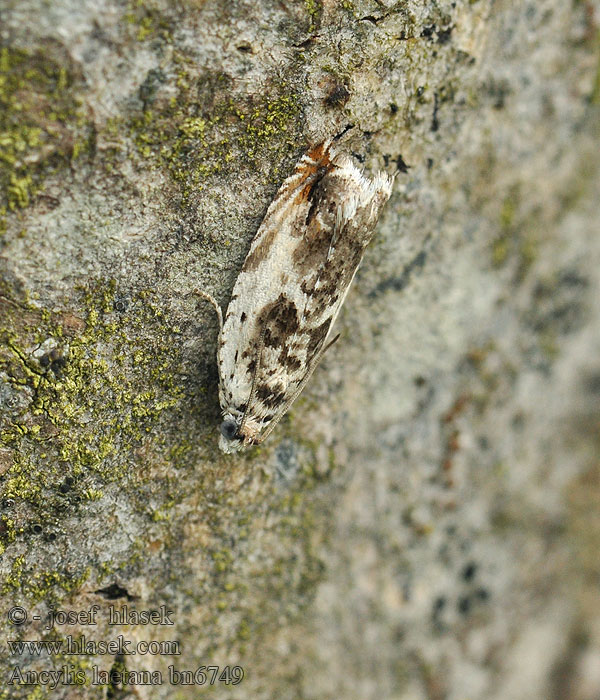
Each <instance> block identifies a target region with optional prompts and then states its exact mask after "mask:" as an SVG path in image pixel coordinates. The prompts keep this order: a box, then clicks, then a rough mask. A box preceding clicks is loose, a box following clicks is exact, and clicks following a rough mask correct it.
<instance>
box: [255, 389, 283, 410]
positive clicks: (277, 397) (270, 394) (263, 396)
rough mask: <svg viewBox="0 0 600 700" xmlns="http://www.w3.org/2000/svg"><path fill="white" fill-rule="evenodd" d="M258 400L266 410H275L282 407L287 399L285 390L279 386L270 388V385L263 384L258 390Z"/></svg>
mask: <svg viewBox="0 0 600 700" xmlns="http://www.w3.org/2000/svg"><path fill="white" fill-rule="evenodd" d="M256 398H257V399H258V400H259V401H260V402H261V403H262V404H263V406H265V407H266V408H275V407H276V406H280V405H281V404H282V403H283V400H284V399H285V389H284V388H283V387H282V386H281V385H280V384H277V385H276V386H275V387H270V386H269V385H268V384H261V385H260V386H259V387H258V388H257V390H256Z"/></svg>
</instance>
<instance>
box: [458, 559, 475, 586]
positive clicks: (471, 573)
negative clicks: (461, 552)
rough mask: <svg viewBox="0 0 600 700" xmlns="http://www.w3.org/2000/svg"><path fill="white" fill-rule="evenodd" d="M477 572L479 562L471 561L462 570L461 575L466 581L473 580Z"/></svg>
mask: <svg viewBox="0 0 600 700" xmlns="http://www.w3.org/2000/svg"><path fill="white" fill-rule="evenodd" d="M476 574H477V564H476V563H475V562H469V563H468V564H467V565H466V566H465V567H464V569H463V570H462V572H461V576H462V578H463V580H465V581H467V582H468V581H472V580H473V579H474V578H475V575H476Z"/></svg>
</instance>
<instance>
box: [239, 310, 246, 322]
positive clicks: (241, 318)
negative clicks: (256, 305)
mask: <svg viewBox="0 0 600 700" xmlns="http://www.w3.org/2000/svg"><path fill="white" fill-rule="evenodd" d="M245 320H246V312H245V311H242V315H241V316H240V321H241V322H242V323H244V321H245Z"/></svg>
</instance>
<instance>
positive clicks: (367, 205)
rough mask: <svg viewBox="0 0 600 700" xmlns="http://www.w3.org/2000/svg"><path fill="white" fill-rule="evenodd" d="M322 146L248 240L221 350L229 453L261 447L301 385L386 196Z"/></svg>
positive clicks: (380, 184)
mask: <svg viewBox="0 0 600 700" xmlns="http://www.w3.org/2000/svg"><path fill="white" fill-rule="evenodd" d="M391 186H392V179H391V178H389V177H388V176H387V175H385V174H379V175H377V176H376V177H375V178H374V180H372V181H371V180H368V179H366V178H365V177H363V176H362V174H361V173H360V171H359V170H358V169H357V168H355V167H354V165H353V164H352V162H351V161H350V160H349V159H348V158H345V157H342V156H336V155H335V154H334V153H333V152H332V149H331V148H330V146H329V144H328V143H324V144H321V145H320V146H317V147H315V148H314V149H312V150H310V151H309V152H308V153H307V154H306V155H304V156H303V157H302V158H301V159H300V161H299V162H298V164H297V165H296V168H295V170H294V173H293V174H292V175H290V177H288V178H287V179H286V180H285V181H284V183H283V184H282V186H281V187H280V189H279V192H278V193H277V195H276V197H275V199H274V200H273V202H272V203H271V205H270V206H269V208H268V210H267V213H266V215H265V218H264V219H263V222H262V223H261V225H260V227H259V229H258V232H257V234H256V236H255V238H254V240H253V242H252V245H251V247H250V251H249V253H248V255H247V257H246V260H245V262H244V265H243V266H242V270H241V272H240V274H239V276H238V278H237V280H236V282H235V285H234V288H233V292H232V296H231V301H230V302H229V306H228V308H227V313H226V314H225V319H224V321H223V328H222V333H221V338H220V347H219V352H218V364H219V399H220V403H221V408H222V411H223V423H222V424H221V435H220V440H219V446H220V447H221V449H222V450H223V451H224V452H227V453H230V452H235V451H237V450H239V449H242V448H243V447H244V446H247V445H251V444H257V443H260V442H262V441H263V440H264V439H265V438H266V437H267V436H268V435H269V434H270V432H271V430H272V429H273V427H274V426H275V425H276V424H277V422H278V421H279V420H280V419H281V417H282V416H283V415H284V414H285V412H286V411H287V409H288V408H289V407H290V405H291V404H292V403H293V401H294V400H295V398H296V397H297V396H298V394H299V393H300V392H301V391H302V389H303V388H304V385H305V384H306V382H307V380H308V378H309V377H310V375H311V374H312V372H313V371H314V369H315V367H316V365H317V364H318V361H319V359H320V357H321V355H322V351H323V349H324V348H325V347H326V343H327V339H328V337H329V335H330V333H331V328H332V325H333V322H334V321H335V319H336V317H337V315H338V313H339V310H340V307H341V305H342V303H343V301H344V299H345V297H346V294H347V293H348V289H349V287H350V284H351V282H352V279H353V278H354V275H355V274H356V270H357V268H358V265H359V263H360V261H361V259H362V256H363V252H364V249H365V247H366V246H367V244H368V243H369V241H370V240H371V238H372V236H373V232H374V229H375V224H376V222H377V219H378V217H379V214H380V212H381V209H382V207H383V205H384V204H385V202H386V201H387V199H388V198H389V196H390V193H391Z"/></svg>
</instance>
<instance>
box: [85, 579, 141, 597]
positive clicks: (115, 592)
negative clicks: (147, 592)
mask: <svg viewBox="0 0 600 700" xmlns="http://www.w3.org/2000/svg"><path fill="white" fill-rule="evenodd" d="M94 593H96V595H101V596H102V597H103V598H106V599H107V600H118V599H119V598H126V599H127V600H136V598H137V596H134V595H131V594H130V593H129V591H128V590H127V589H126V588H123V586H119V584H118V583H111V584H110V586H105V587H104V588H98V590H96V591H94Z"/></svg>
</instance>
